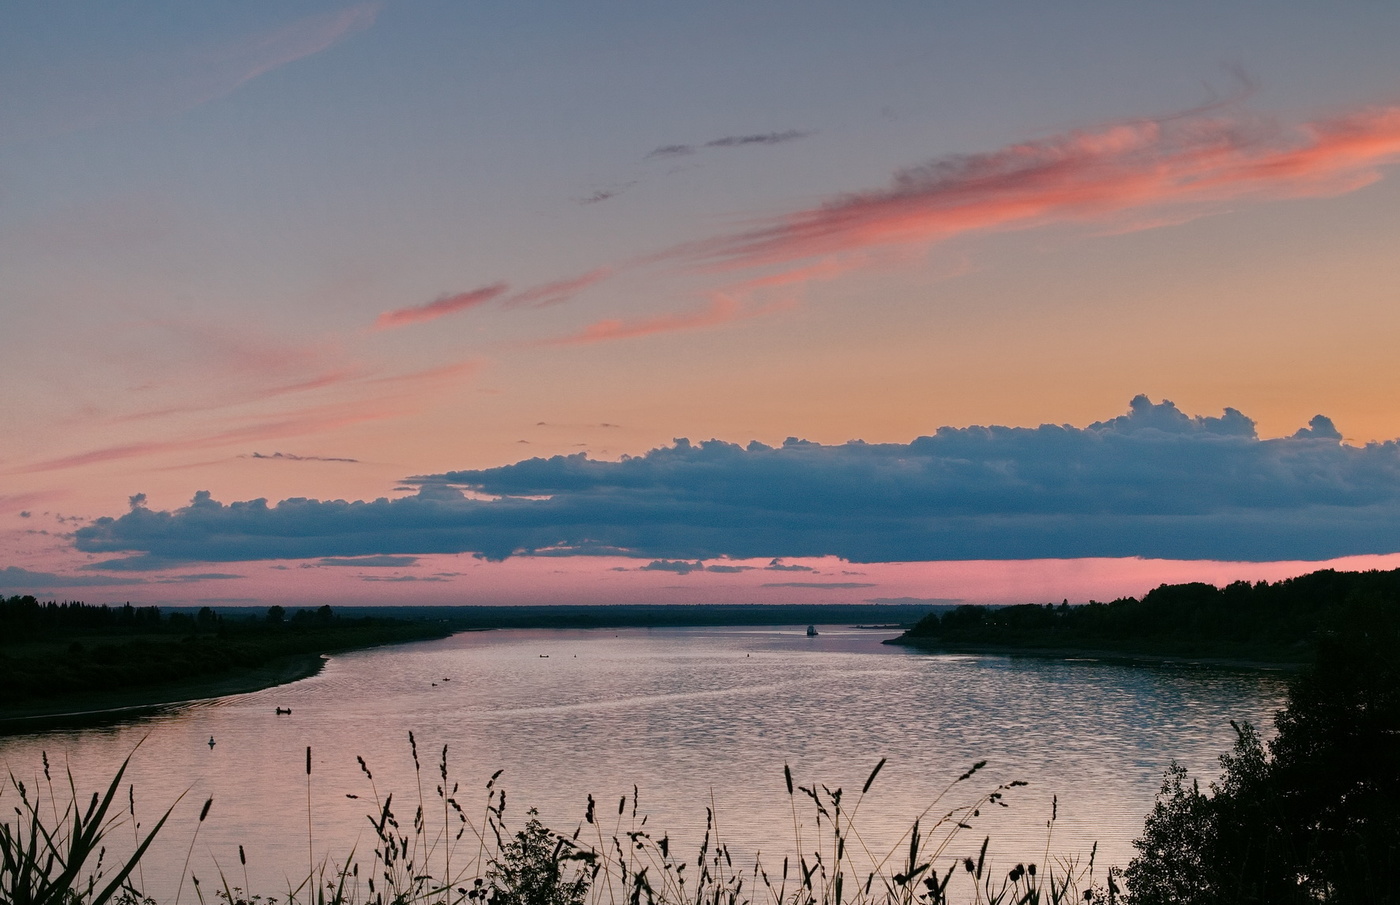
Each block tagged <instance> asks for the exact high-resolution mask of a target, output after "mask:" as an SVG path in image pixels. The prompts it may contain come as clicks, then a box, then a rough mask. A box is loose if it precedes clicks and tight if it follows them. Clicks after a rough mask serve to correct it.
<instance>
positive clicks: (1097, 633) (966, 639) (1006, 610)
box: [901, 569, 1400, 662]
mask: <svg viewBox="0 0 1400 905" xmlns="http://www.w3.org/2000/svg"><path fill="white" fill-rule="evenodd" d="M1397 612H1400V570H1394V571H1389V572H1380V571H1370V572H1336V571H1333V570H1330V569H1325V570H1322V571H1318V572H1312V573H1310V574H1308V575H1303V576H1300V577H1297V578H1290V579H1287V580H1285V581H1278V582H1274V583H1269V582H1266V581H1261V582H1258V583H1256V584H1252V585H1251V584H1250V583H1248V582H1244V581H1237V582H1235V583H1233V584H1230V585H1227V586H1226V587H1224V588H1217V587H1215V586H1213V585H1209V584H1203V583H1201V582H1192V583H1190V584H1178V585H1162V586H1160V587H1158V588H1156V589H1154V590H1152V591H1150V592H1148V593H1147V594H1146V595H1144V596H1143V597H1142V599H1141V600H1139V599H1137V598H1135V597H1125V598H1122V599H1119V600H1115V601H1113V602H1112V603H1097V602H1091V603H1088V604H1084V605H1079V606H1070V605H1069V604H1068V603H1061V604H1059V605H1054V604H1044V605H1039V604H1023V605H1020V606H1009V607H980V606H960V607H957V608H956V609H953V610H950V611H948V612H946V613H944V614H942V615H941V616H940V615H939V614H937V613H930V614H929V615H928V616H926V617H924V618H923V619H922V620H921V621H920V622H919V623H918V624H917V625H915V626H914V627H913V628H912V629H910V630H909V631H908V632H907V633H906V634H905V635H904V637H903V638H902V639H901V640H902V641H906V642H909V643H916V644H918V643H923V644H955V645H956V644H965V645H977V644H981V645H996V646H1005V647H1027V648H1029V647H1041V648H1055V647H1062V648H1063V647H1078V648H1099V649H1104V650H1117V651H1124V652H1133V653H1145V654H1163V655H1177V656H1218V657H1257V658H1260V659H1271V660H1293V661H1298V662H1306V661H1307V660H1309V659H1310V657H1311V655H1312V654H1313V652H1314V651H1316V649H1317V646H1318V641H1319V639H1321V638H1323V637H1324V636H1326V634H1327V633H1328V632H1331V631H1336V630H1338V629H1339V628H1340V627H1342V626H1347V625H1362V624H1365V623H1366V622H1368V621H1376V620H1381V621H1386V620H1393V619H1394V618H1395V615H1396V613H1397Z"/></svg>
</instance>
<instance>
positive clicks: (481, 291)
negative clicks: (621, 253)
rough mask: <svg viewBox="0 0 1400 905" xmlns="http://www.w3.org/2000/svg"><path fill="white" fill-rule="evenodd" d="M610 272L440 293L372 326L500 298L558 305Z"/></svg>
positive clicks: (415, 320) (512, 303)
mask: <svg viewBox="0 0 1400 905" xmlns="http://www.w3.org/2000/svg"><path fill="white" fill-rule="evenodd" d="M613 272H614V270H613V268H611V267H595V268H594V269H593V270H590V271H588V272H587V273H583V274H579V275H578V276H576V277H570V278H568V279H564V280H556V281H555V282H552V283H542V284H540V285H539V286H531V287H528V288H526V289H521V290H518V291H516V292H511V291H510V286H509V285H508V284H506V283H492V284H491V285H489V286H481V287H478V288H476V289H470V290H467V291H466V292H458V293H454V294H450V295H443V296H440V297H438V298H436V299H434V300H433V301H431V302H428V303H427V304H423V305H413V306H410V307H407V308H397V309H395V310H393V311H385V312H384V313H383V314H381V315H379V317H378V318H377V319H376V320H375V322H374V329H376V330H393V329H396V328H398V327H406V326H409V325H410V324H422V323H427V322H428V321H434V320H437V319H438V318H440V317H446V316H447V315H449V314H456V313H458V312H460V311H466V310H468V309H471V308H480V307H481V306H483V305H486V304H488V303H490V302H496V301H499V302H500V303H501V305H502V306H503V307H506V308H520V307H533V308H544V307H548V306H550V305H558V304H561V303H562V302H566V301H568V300H569V299H571V298H573V297H574V296H575V295H578V294H579V293H580V292H583V291H584V290H585V289H588V288H589V287H590V286H593V285H595V284H597V283H601V282H602V281H603V280H606V279H608V278H609V277H611V276H612V275H613Z"/></svg>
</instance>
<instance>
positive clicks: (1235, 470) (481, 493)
mask: <svg viewBox="0 0 1400 905" xmlns="http://www.w3.org/2000/svg"><path fill="white" fill-rule="evenodd" d="M1335 433H1336V431H1335V428H1333V427H1331V422H1328V421H1326V420H1325V419H1323V420H1321V421H1319V420H1317V419H1314V420H1313V422H1312V426H1311V427H1309V428H1307V431H1306V433H1303V434H1301V435H1296V434H1295V435H1294V436H1291V437H1282V438H1276V439H1261V438H1260V437H1259V436H1258V435H1257V433H1256V431H1255V428H1254V422H1253V421H1251V420H1250V419H1249V418H1248V417H1246V416H1245V415H1244V414H1242V413H1241V412H1238V411H1236V410H1234V409H1226V410H1225V411H1224V413H1223V414H1221V415H1219V416H1199V415H1188V414H1186V413H1184V412H1182V411H1181V410H1180V409H1178V408H1177V407H1176V406H1175V405H1173V404H1172V403H1171V402H1160V403H1153V402H1152V401H1150V400H1149V399H1148V398H1147V397H1145V396H1139V397H1137V398H1135V399H1134V400H1132V403H1131V406H1130V408H1129V410H1128V412H1127V413H1125V414H1123V415H1121V416H1118V417H1115V418H1110V419H1107V420H1104V421H1099V422H1096V423H1094V424H1090V425H1089V426H1087V427H1083V428H1077V427H1073V426H1070V425H1053V424H1046V425H1041V426H1040V427H1035V428H1021V427H942V428H939V429H938V430H936V431H935V432H934V433H932V434H930V435H928V436H924V437H919V438H917V439H915V440H913V441H911V442H909V443H881V444H875V443H864V442H862V441H852V442H849V443H844V444H840V445H824V444H820V443H812V442H807V441H802V440H797V439H789V440H788V441H786V442H785V443H783V444H782V445H781V446H777V447H773V446H768V445H765V444H762V443H757V442H753V443H750V444H748V445H747V446H739V445H737V444H733V443H726V442H721V441H718V440H711V441H708V442H704V443H698V444H692V443H690V442H689V441H687V440H677V441H675V442H674V443H673V444H672V445H670V446H665V447H661V448H658V449H653V450H651V451H650V452H648V453H646V454H645V455H640V456H631V457H623V458H622V459H621V460H619V461H603V460H597V459H592V458H589V457H588V455H587V454H585V453H578V454H575V455H571V456H555V457H553V458H548V459H543V458H534V459H526V460H523V461H519V462H516V463H514V464H511V465H505V466H501V467H498V468H486V469H473V470H463V471H452V472H446V473H442V474H433V475H420V476H417V477H414V478H410V479H408V480H407V481H405V484H406V485H407V486H410V487H416V488H417V492H416V493H414V494H413V495H410V496H405V497H401V498H397V499H388V498H381V499H378V500H373V501H356V502H346V501H344V500H328V501H318V500H310V499H300V498H298V499H289V500H283V501H281V502H280V503H277V504H276V505H271V504H269V503H268V501H267V500H261V499H260V500H252V501H249V502H238V503H230V504H225V503H221V502H218V501H216V500H214V499H213V498H212V497H211V496H210V494H209V493H208V492H203V491H201V492H200V493H198V494H196V495H195V497H194V499H193V500H192V501H191V503H190V505H188V506H186V507H184V508H182V509H178V510H175V511H154V510H151V509H148V508H136V509H133V510H131V511H129V512H127V513H126V514H124V515H122V516H120V517H117V518H110V517H109V518H101V519H98V520H96V521H94V522H92V523H91V524H89V525H87V526H85V527H82V528H79V529H78V530H77V531H76V532H75V534H74V543H75V544H76V546H77V547H78V549H80V550H84V551H89V552H93V553H113V554H115V553H127V554H136V555H135V556H133V557H131V559H130V560H115V561H116V562H121V561H128V562H129V561H135V562H140V561H142V560H161V559H164V560H165V561H167V562H168V561H172V560H176V561H178V560H184V561H193V560H203V561H240V560H254V559H284V558H310V557H348V556H370V555H382V554H398V555H420V554H429V553H473V554H477V555H480V556H484V557H487V558H491V559H503V558H506V557H509V556H514V555H522V554H534V555H551V556H569V555H618V554H622V555H630V556H635V557H639V558H647V559H654V560H655V561H656V562H657V563H660V564H662V565H656V566H653V567H652V568H655V569H668V570H670V571H677V570H678V567H677V566H675V565H674V564H673V565H670V566H667V565H664V564H665V563H667V562H671V563H674V562H675V561H690V562H686V563H685V565H687V566H690V563H691V562H694V561H703V560H706V559H724V558H728V559H733V560H743V559H756V558H763V559H775V560H777V561H776V562H774V563H771V564H770V566H769V568H773V567H774V566H781V564H782V563H781V559H782V558H783V557H820V556H837V557H842V558H844V559H846V560H849V561H853V562H900V561H930V560H966V559H1035V558H1077V557H1125V556H1142V557H1151V558H1164V559H1217V560H1243V561H1274V560H1322V559H1331V558H1334V557H1339V556H1348V555H1359V554H1368V553H1390V552H1395V551H1397V550H1400V442H1397V441H1388V442H1385V443H1371V444H1367V445H1366V446H1361V447H1357V446H1347V445H1344V444H1342V443H1341V442H1339V441H1338V440H1337V439H1336V437H1335V436H1334V434H1335ZM110 562H113V561H109V563H110ZM102 567H103V568H111V567H112V566H111V565H110V564H104V565H103V566H102ZM700 567H703V562H702V564H701V565H698V566H694V567H693V568H700ZM775 571H784V570H783V569H775Z"/></svg>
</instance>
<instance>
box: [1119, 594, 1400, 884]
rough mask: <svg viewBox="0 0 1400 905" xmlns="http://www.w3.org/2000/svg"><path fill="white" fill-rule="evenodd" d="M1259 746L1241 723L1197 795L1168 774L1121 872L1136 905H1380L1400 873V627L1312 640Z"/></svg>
mask: <svg viewBox="0 0 1400 905" xmlns="http://www.w3.org/2000/svg"><path fill="white" fill-rule="evenodd" d="M1275 725H1276V727H1277V729H1278V735H1277V736H1276V737H1275V738H1274V739H1273V740H1272V741H1270V742H1268V743H1267V744H1265V743H1263V742H1261V740H1260V738H1259V736H1258V734H1257V733H1256V732H1255V731H1254V730H1253V728H1251V727H1250V726H1248V725H1245V726H1237V727H1236V729H1237V736H1238V737H1237V740H1236V743H1235V747H1234V750H1233V752H1232V753H1231V754H1229V755H1226V756H1225V757H1222V758H1221V767H1222V770H1223V775H1222V777H1221V779H1220V781H1219V782H1218V783H1216V784H1214V785H1212V787H1211V789H1210V792H1209V793H1206V792H1202V791H1201V790H1200V789H1199V787H1198V786H1197V785H1196V784H1194V783H1188V781H1187V777H1186V775H1185V771H1184V770H1182V769H1181V768H1180V767H1177V766H1175V765H1173V767H1172V769H1171V770H1169V771H1168V773H1167V775H1166V779H1165V781H1164V783H1163V785H1162V790H1161V792H1160V793H1159V795H1158V797H1157V803H1156V806H1155V807H1154V809H1153V812H1152V814H1151V815H1150V816H1149V817H1148V820H1147V823H1146V825H1145V827H1144V829H1143V835H1142V837H1141V838H1140V839H1139V840H1137V842H1136V843H1135V845H1136V846H1137V848H1138V852H1139V854H1138V856H1137V857H1136V858H1135V859H1134V860H1133V862H1132V863H1131V864H1130V865H1129V867H1128V869H1127V872H1126V877H1127V880H1128V884H1129V888H1130V891H1131V896H1132V902H1133V903H1134V905H1188V903H1189V905H1225V903H1231V905H1254V903H1258V905H1292V903H1300V905H1301V903H1316V902H1327V903H1335V905H1352V903H1356V905H1363V903H1364V905H1386V903H1392V902H1396V901H1397V897H1400V890H1397V889H1396V887H1395V884H1394V878H1395V876H1396V871H1397V870H1400V631H1397V620H1395V619H1394V617H1393V615H1392V616H1391V617H1389V618H1386V619H1377V620H1375V621H1363V622H1361V623H1358V624H1354V625H1350V626H1347V627H1346V628H1345V630H1343V631H1341V632H1339V633H1337V634H1335V635H1331V636H1328V637H1326V638H1324V639H1323V640H1322V642H1321V643H1320V644H1319V650H1318V657H1317V661H1316V663H1315V665H1314V666H1313V667H1312V668H1311V669H1310V670H1308V671H1307V672H1306V673H1304V674H1303V675H1302V676H1300V677H1299V679H1298V680H1297V681H1296V682H1295V683H1294V685H1293V687H1292V689H1291V691H1290V695H1289V703H1288V707H1287V708H1286V709H1285V710H1283V711H1281V712H1280V713H1279V714H1278V715H1277V717H1276V718H1275Z"/></svg>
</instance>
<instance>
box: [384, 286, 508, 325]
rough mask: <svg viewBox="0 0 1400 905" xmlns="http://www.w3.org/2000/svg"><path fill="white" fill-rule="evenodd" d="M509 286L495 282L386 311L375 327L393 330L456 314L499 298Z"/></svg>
mask: <svg viewBox="0 0 1400 905" xmlns="http://www.w3.org/2000/svg"><path fill="white" fill-rule="evenodd" d="M507 288H509V287H507V286H506V284H505V283H493V284H492V285H490V286H481V287H479V288H477V289H470V290H468V291H466V292H458V293H455V294H452V295H442V296H439V297H438V298H436V299H434V300H433V301H431V302H428V303H427V304H425V305H414V306H413V307H410V308H398V309H396V310H394V311H385V312H384V313H383V314H381V315H379V318H378V319H377V320H375V322H374V328H375V329H376V330H392V329H393V328H395V327H404V326H407V325H408V324H421V323H424V322H425V321H431V320H437V319H438V318H440V317H443V316H445V315H448V314H456V313H457V312H458V311H465V310H466V309H468V308H476V307H478V306H480V305H484V304H486V303H487V302H489V301H492V300H493V299H498V298H500V297H501V296H503V295H505V294H506V290H507Z"/></svg>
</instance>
